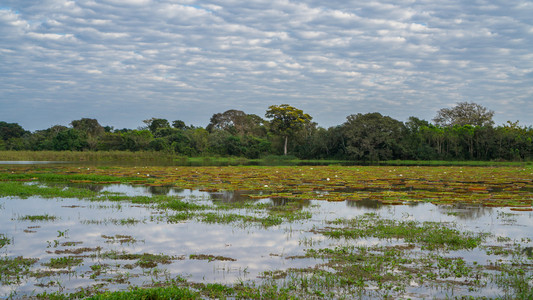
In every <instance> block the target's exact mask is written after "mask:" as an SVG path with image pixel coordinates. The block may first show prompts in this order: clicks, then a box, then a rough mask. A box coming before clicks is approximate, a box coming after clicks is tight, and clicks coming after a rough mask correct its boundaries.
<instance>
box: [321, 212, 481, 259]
mask: <svg viewBox="0 0 533 300" xmlns="http://www.w3.org/2000/svg"><path fill="white" fill-rule="evenodd" d="M329 223H330V224H332V225H342V226H344V227H342V228H331V227H330V228H324V229H321V230H318V231H316V232H319V233H321V234H323V235H325V236H328V237H332V238H341V237H342V238H346V239H360V238H367V237H375V238H378V239H386V240H391V239H396V240H399V239H402V240H404V241H405V242H406V243H410V244H420V245H421V247H422V249H427V250H435V249H439V248H444V249H447V250H459V249H473V248H476V247H477V246H479V245H480V244H481V242H482V241H483V240H484V239H485V238H486V236H487V234H474V233H471V232H461V231H459V230H457V229H454V228H450V225H451V224H443V223H436V222H423V223H420V222H417V221H397V220H389V219H382V218H380V217H379V216H378V215H377V214H374V213H366V214H364V215H362V216H359V217H356V218H353V219H350V220H346V219H337V220H335V221H331V222H329Z"/></svg>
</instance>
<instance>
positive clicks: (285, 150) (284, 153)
mask: <svg viewBox="0 0 533 300" xmlns="http://www.w3.org/2000/svg"><path fill="white" fill-rule="evenodd" d="M288 141H289V137H288V136H285V147H284V148H283V155H287V142H288Z"/></svg>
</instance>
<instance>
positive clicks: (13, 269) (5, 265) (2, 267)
mask: <svg viewBox="0 0 533 300" xmlns="http://www.w3.org/2000/svg"><path fill="white" fill-rule="evenodd" d="M37 261H39V260H38V259H36V258H24V257H22V256H17V257H0V284H2V285H8V284H17V283H20V282H21V281H22V279H23V277H24V276H26V275H28V274H29V272H30V267H31V266H32V265H33V264H35V263H36V262H37Z"/></svg>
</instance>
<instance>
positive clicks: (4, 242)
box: [0, 233, 11, 248]
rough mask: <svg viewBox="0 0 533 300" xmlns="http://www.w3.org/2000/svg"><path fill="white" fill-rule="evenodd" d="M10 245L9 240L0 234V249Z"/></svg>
mask: <svg viewBox="0 0 533 300" xmlns="http://www.w3.org/2000/svg"><path fill="white" fill-rule="evenodd" d="M9 244H11V239H10V238H8V237H7V236H6V235H5V234H3V233H0V248H2V247H4V246H5V245H9Z"/></svg>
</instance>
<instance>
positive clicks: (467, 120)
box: [433, 102, 494, 127]
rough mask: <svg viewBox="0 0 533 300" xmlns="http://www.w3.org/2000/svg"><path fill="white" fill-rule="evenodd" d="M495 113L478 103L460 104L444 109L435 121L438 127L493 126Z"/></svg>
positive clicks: (439, 112)
mask: <svg viewBox="0 0 533 300" xmlns="http://www.w3.org/2000/svg"><path fill="white" fill-rule="evenodd" d="M493 116H494V111H492V110H488V109H487V108H486V107H483V106H481V105H479V104H477V103H473V102H459V103H457V105H456V106H454V107H452V108H442V109H440V110H439V111H438V112H437V116H436V117H435V118H434V119H433V121H434V122H435V124H436V125H439V126H445V127H453V126H455V125H459V126H464V125H471V126H492V125H493V124H494V121H492V117H493Z"/></svg>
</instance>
